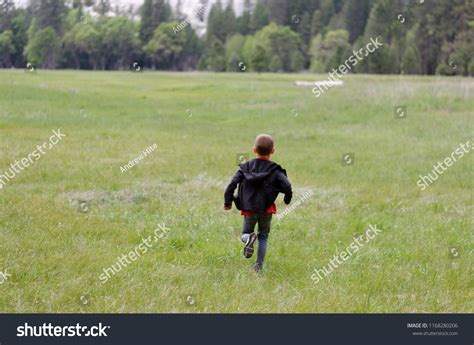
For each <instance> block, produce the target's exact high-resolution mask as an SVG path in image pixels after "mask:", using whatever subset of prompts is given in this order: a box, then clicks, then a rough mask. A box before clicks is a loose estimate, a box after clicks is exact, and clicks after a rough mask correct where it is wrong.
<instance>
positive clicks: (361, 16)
mask: <svg viewBox="0 0 474 345" xmlns="http://www.w3.org/2000/svg"><path fill="white" fill-rule="evenodd" d="M142 1H143V2H142V4H141V6H140V8H139V10H138V11H135V13H136V14H139V18H137V17H136V16H135V15H134V11H132V10H128V11H125V10H120V9H117V8H116V7H115V6H113V5H112V2H111V1H110V0H96V1H92V0H68V1H66V0H41V1H30V2H28V5H27V7H26V8H15V2H14V1H13V0H2V2H1V4H0V34H1V35H2V36H1V43H2V52H1V56H0V57H1V60H0V66H3V67H9V66H14V67H24V66H25V63H26V62H30V61H29V60H32V61H35V62H37V63H38V64H39V66H41V67H45V68H57V67H60V68H78V69H79V68H80V69H126V68H129V67H130V64H131V63H133V61H140V63H141V64H142V65H143V67H144V68H160V69H171V70H192V69H195V68H196V67H198V68H200V69H206V70H213V71H236V70H237V69H238V66H237V67H236V63H237V65H238V63H240V62H242V61H245V62H246V63H248V64H249V66H248V67H249V70H254V71H261V72H263V71H285V72H293V71H300V70H303V69H307V68H310V69H311V70H312V71H318V72H328V71H330V70H331V69H332V68H335V67H337V65H338V64H340V63H341V62H343V61H345V59H347V58H348V57H349V56H350V55H351V51H352V50H356V51H357V50H359V49H361V48H363V47H364V46H365V45H366V44H367V43H369V42H370V39H371V38H375V37H380V38H381V39H382V41H383V42H384V46H383V48H382V49H378V50H377V51H376V52H374V53H373V54H370V55H368V56H367V57H364V59H363V61H361V62H360V63H359V64H358V65H357V66H356V67H355V68H354V69H353V70H352V72H358V73H361V72H362V73H384V74H398V73H405V74H435V73H436V72H437V71H438V72H439V73H441V71H444V72H447V71H446V66H448V67H451V68H452V69H453V70H454V72H453V73H454V74H456V75H469V74H470V73H471V72H470V71H471V68H470V65H471V63H472V56H473V55H474V43H473V39H472V37H474V31H473V30H474V14H473V13H474V3H473V2H472V1H469V0H438V1H425V2H423V3H418V2H408V1H406V0H291V1H290V0H239V1H243V6H244V10H243V12H242V13H241V14H240V15H239V16H237V15H236V14H235V12H234V8H233V4H234V2H237V1H238V0H231V1H227V0H218V1H215V2H212V6H211V8H210V9H208V10H207V11H204V12H203V11H201V12H200V13H198V14H196V18H195V20H198V19H197V17H199V20H200V21H201V22H202V21H204V20H207V23H206V31H205V33H204V34H203V35H202V36H200V37H198V35H197V34H196V32H199V33H200V34H201V33H202V32H203V31H202V28H201V27H199V26H198V29H199V30H198V31H196V32H195V31H194V30H195V29H196V28H195V27H194V23H195V20H194V21H192V20H190V19H189V18H186V17H185V16H184V14H183V11H182V1H177V3H176V4H175V9H174V10H173V9H172V8H171V5H170V1H169V0H142ZM205 3H207V2H206V1H205V0H200V4H201V5H203V4H205ZM91 12H95V13H92V14H91ZM205 14H206V15H207V18H205ZM191 22H192V24H191ZM171 23H173V24H171ZM163 24H166V26H163V27H162V29H161V30H159V31H158V32H157V29H158V28H159V27H161V25H163ZM201 24H202V23H201ZM201 24H198V25H201ZM173 25H174V26H173ZM166 28H167V29H168V30H169V29H171V32H173V34H174V36H173V35H171V34H170V32H169V31H166V30H167V29H166ZM51 30H52V31H51ZM343 32H344V34H343ZM236 33H238V34H240V36H236V35H235V34H236ZM50 39H54V42H52V41H50ZM27 60H28V61H27ZM251 61H253V63H252V62H251ZM30 63H31V62H30ZM452 66H456V67H455V68H453V67H452ZM450 73H451V72H450Z"/></svg>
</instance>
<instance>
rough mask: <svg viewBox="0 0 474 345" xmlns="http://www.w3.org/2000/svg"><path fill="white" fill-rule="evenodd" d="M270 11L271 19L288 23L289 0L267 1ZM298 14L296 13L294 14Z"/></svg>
mask: <svg viewBox="0 0 474 345" xmlns="http://www.w3.org/2000/svg"><path fill="white" fill-rule="evenodd" d="M266 4H267V6H268V10H269V13H270V21H271V22H275V23H277V24H279V25H288V24H289V20H290V18H291V16H289V13H288V11H289V8H288V7H289V6H288V0H268V1H266ZM292 15H296V14H292Z"/></svg>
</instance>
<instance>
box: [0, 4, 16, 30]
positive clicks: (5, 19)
mask: <svg viewBox="0 0 474 345" xmlns="http://www.w3.org/2000/svg"><path fill="white" fill-rule="evenodd" d="M14 10H15V3H14V2H13V0H2V2H1V3H0V32H2V31H5V30H7V29H9V28H11V20H12V18H13V15H14Z"/></svg>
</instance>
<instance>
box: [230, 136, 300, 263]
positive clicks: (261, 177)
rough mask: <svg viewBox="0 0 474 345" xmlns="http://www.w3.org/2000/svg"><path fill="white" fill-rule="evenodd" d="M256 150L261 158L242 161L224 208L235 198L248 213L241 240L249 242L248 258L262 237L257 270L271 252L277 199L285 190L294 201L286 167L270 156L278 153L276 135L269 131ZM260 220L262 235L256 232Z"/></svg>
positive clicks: (261, 137)
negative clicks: (270, 234) (270, 239)
mask: <svg viewBox="0 0 474 345" xmlns="http://www.w3.org/2000/svg"><path fill="white" fill-rule="evenodd" d="M253 152H254V153H256V154H257V156H258V157H257V158H256V159H253V160H251V161H249V162H246V163H244V164H241V165H240V168H239V170H238V171H237V173H236V174H235V175H234V177H233V178H232V181H231V182H230V184H229V185H228V186H227V188H226V190H225V193H224V209H225V210H230V209H231V208H232V201H234V202H235V205H236V207H237V209H239V210H241V215H242V216H244V226H243V230H242V237H241V239H242V242H244V243H245V247H244V256H245V257H246V258H250V257H251V256H252V255H253V252H254V249H253V246H254V243H255V241H256V239H257V237H258V252H257V262H256V264H255V271H256V272H260V271H261V270H262V267H263V261H264V260H265V254H266V252H267V241H268V235H269V233H270V223H271V221H272V214H275V213H276V205H275V200H276V198H277V196H278V193H283V194H285V197H284V199H283V201H284V202H285V204H287V205H288V204H289V203H290V202H291V197H292V191H291V184H290V181H288V178H287V176H286V171H285V169H283V168H282V167H281V166H279V165H278V164H276V163H274V162H272V161H271V160H270V156H271V155H272V154H273V153H274V152H275V147H274V146H273V138H272V137H271V136H269V135H267V134H260V135H259V136H257V138H256V139H255V146H254V147H253ZM237 185H239V189H238V195H237V197H234V190H235V188H236V187H237ZM257 223H258V236H257V235H256V234H255V233H254V228H255V224H257Z"/></svg>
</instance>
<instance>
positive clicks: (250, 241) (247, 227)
mask: <svg viewBox="0 0 474 345" xmlns="http://www.w3.org/2000/svg"><path fill="white" fill-rule="evenodd" d="M257 221H258V216H257V215H253V216H244V226H243V229H242V237H241V240H242V242H244V243H245V247H244V256H245V257H246V258H250V257H251V256H252V255H253V252H254V249H253V245H254V243H255V240H256V239H257V236H256V235H255V233H254V229H255V224H257Z"/></svg>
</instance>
